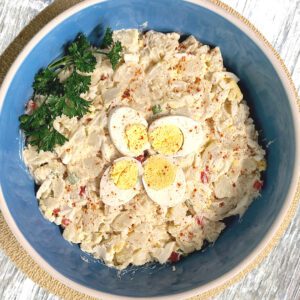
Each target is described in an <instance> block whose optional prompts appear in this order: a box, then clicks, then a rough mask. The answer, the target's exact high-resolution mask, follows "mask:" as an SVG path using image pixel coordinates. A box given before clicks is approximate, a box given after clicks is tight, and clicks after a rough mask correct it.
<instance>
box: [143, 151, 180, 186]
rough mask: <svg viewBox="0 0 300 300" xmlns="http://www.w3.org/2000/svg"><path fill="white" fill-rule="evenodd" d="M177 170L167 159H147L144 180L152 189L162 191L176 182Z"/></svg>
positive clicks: (156, 157) (155, 157)
mask: <svg viewBox="0 0 300 300" xmlns="http://www.w3.org/2000/svg"><path fill="white" fill-rule="evenodd" d="M176 170H177V168H176V166H175V165H173V164H172V163H170V162H169V161H168V160H167V159H165V158H162V157H159V156H151V157H150V158H148V159H147V161H146V164H145V167H144V179H145V181H146V184H147V185H148V186H149V187H150V188H152V189H154V190H161V189H164V188H166V187H168V186H170V185H171V184H172V183H173V182H174V180H175V177H176Z"/></svg>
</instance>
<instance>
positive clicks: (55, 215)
mask: <svg viewBox="0 0 300 300" xmlns="http://www.w3.org/2000/svg"><path fill="white" fill-rule="evenodd" d="M59 212H60V209H59V208H54V209H53V212H52V216H54V217H58V213H59Z"/></svg>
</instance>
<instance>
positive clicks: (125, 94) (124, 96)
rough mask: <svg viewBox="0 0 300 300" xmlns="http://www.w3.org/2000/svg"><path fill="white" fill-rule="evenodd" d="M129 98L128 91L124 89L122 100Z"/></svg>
mask: <svg viewBox="0 0 300 300" xmlns="http://www.w3.org/2000/svg"><path fill="white" fill-rule="evenodd" d="M129 97H130V90H129V89H126V90H125V91H124V93H123V95H122V99H124V98H129Z"/></svg>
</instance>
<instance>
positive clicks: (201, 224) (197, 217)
mask: <svg viewBox="0 0 300 300" xmlns="http://www.w3.org/2000/svg"><path fill="white" fill-rule="evenodd" d="M195 220H196V222H197V224H198V225H199V226H201V227H203V225H204V223H203V217H199V216H196V218H195Z"/></svg>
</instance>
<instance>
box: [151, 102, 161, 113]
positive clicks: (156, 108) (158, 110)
mask: <svg viewBox="0 0 300 300" xmlns="http://www.w3.org/2000/svg"><path fill="white" fill-rule="evenodd" d="M161 112H162V109H161V106H160V105H159V104H156V105H153V106H152V113H153V114H154V115H157V114H159V113H161Z"/></svg>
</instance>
